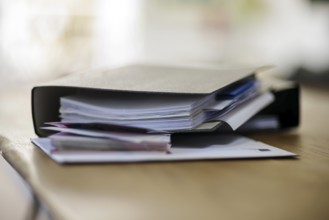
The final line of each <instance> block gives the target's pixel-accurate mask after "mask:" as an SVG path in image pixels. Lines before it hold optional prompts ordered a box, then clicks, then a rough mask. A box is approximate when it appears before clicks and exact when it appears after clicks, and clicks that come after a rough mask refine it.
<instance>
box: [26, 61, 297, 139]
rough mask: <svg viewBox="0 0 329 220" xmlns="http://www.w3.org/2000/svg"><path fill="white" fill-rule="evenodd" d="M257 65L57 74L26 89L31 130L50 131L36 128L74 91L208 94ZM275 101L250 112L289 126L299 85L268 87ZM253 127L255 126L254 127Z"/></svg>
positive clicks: (250, 74)
mask: <svg viewBox="0 0 329 220" xmlns="http://www.w3.org/2000/svg"><path fill="white" fill-rule="evenodd" d="M261 69H262V68H230V69H227V68H215V67H207V68H206V67H202V68H201V67H193V68H191V67H181V66H180V67H177V66H159V65H140V64H139V65H131V66H126V67H121V68H117V69H112V70H106V71H96V72H87V73H76V74H72V75H69V76H67V77H63V78H60V79H57V80H55V81H53V82H50V83H47V84H45V85H39V86H36V87H34V88H33V90H32V115H33V123H34V129H35V133H36V134H37V135H38V136H40V137H46V136H48V135H49V134H51V133H52V132H49V131H46V130H42V129H41V127H42V126H44V123H46V122H54V121H59V112H58V111H59V100H60V98H61V97H63V96H69V95H74V94H96V95H97V94H102V95H105V96H106V95H111V96H118V97H120V96H124V95H127V94H128V95H135V94H138V95H139V96H143V95H145V96H149V95H155V96H158V97H162V96H168V95H169V96H180V95H183V96H184V95H196V96H201V97H202V96H208V95H210V94H212V93H215V92H218V91H221V90H224V89H225V88H227V87H228V86H230V85H232V84H233V83H236V82H239V81H241V80H244V79H247V78H255V77H256V73H258V72H259V71H260V70H261ZM272 88H273V89H272V94H274V96H275V101H274V102H273V103H272V104H270V105H269V106H268V107H266V108H265V109H264V110H262V111H261V112H259V113H258V114H257V115H256V116H261V115H265V116H273V117H274V118H275V119H276V120H277V128H279V129H280V128H289V127H294V126H297V125H298V123H299V88H298V85H295V84H285V86H279V87H276V86H273V87H272ZM247 124H248V123H247ZM227 127H228V126H227V123H225V122H223V121H220V120H218V121H215V122H212V123H205V124H203V125H201V126H200V127H199V128H198V129H194V130H180V131H177V132H174V133H184V132H189V133H191V132H214V131H224V130H227ZM255 129H257V128H255Z"/></svg>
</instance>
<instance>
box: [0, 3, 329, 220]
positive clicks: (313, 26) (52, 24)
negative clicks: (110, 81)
mask: <svg viewBox="0 0 329 220" xmlns="http://www.w3.org/2000/svg"><path fill="white" fill-rule="evenodd" d="M131 62H155V63H163V62H164V63H171V62H173V63H184V64H188V63H193V64H194V63H202V64H204V63H209V64H212V65H213V64H215V65H217V64H218V65H223V64H224V65H234V64H236V63H237V64H246V65H258V64H273V65H275V66H276V67H277V68H276V69H275V70H274V72H275V74H277V75H278V76H280V77H284V78H289V79H295V80H301V81H308V82H310V81H313V82H316V83H319V82H321V83H322V84H326V85H329V1H326V0H234V1H232V0H120V1H114V0H112V1H111V0H0V96H1V97H2V99H1V100H7V101H8V102H7V104H6V105H4V104H3V103H0V126H2V128H3V131H5V129H6V128H5V126H7V125H9V124H11V126H12V127H24V126H25V127H26V126H30V124H31V123H30V122H21V121H15V119H14V118H10V116H12V114H11V111H12V109H14V108H20V106H16V103H15V102H10V100H9V99H12V97H14V96H15V95H12V96H8V95H7V93H11V94H12V93H13V92H12V91H13V90H12V88H16V87H21V86H25V85H33V84H35V83H37V82H40V81H46V80H50V79H52V78H56V77H59V76H62V75H65V74H69V73H71V72H75V71H85V70H88V69H100V68H101V69H103V68H109V67H115V66H121V65H124V64H128V63H131ZM8 88H10V89H11V90H8ZM8 91H9V92H8ZM13 94H14V93H13ZM28 95H29V94H27V95H26V96H28ZM17 97H18V96H17ZM8 103H11V104H8ZM24 103H25V104H26V106H28V105H29V99H28V98H27V99H26V100H25V99H24ZM24 108H25V107H24ZM28 113H29V112H26V114H28ZM27 117H29V116H27ZM0 130H1V129H0ZM30 130H31V133H32V132H33V129H32V128H31V129H30ZM0 178H1V181H0V208H1V209H0V219H24V216H25V214H26V211H27V210H28V206H29V204H30V201H31V198H30V195H29V193H28V192H27V191H26V190H24V187H23V189H22V187H21V185H22V184H21V183H20V182H21V181H20V180H19V178H18V177H17V176H15V174H14V171H13V170H12V168H10V167H9V166H8V165H6V164H5V161H4V160H3V158H2V157H1V158H0ZM23 195H25V196H23ZM41 218H42V217H41Z"/></svg>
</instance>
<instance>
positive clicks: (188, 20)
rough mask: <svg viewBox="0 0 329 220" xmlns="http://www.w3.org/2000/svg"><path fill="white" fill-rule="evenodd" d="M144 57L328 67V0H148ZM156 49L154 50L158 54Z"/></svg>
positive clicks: (289, 69) (284, 68)
mask: <svg viewBox="0 0 329 220" xmlns="http://www.w3.org/2000/svg"><path fill="white" fill-rule="evenodd" d="M145 3H146V4H145V8H144V9H145V10H144V13H143V15H144V16H145V17H144V20H145V23H146V25H145V29H144V31H143V33H144V34H145V35H144V38H143V39H144V53H145V54H144V57H147V58H148V59H159V60H180V61H183V60H184V61H187V62H192V63H193V62H213V63H235V62H237V63H245V64H257V63H268V64H274V65H276V66H277V71H278V72H280V73H282V74H284V75H289V74H292V73H293V72H295V71H296V70H297V69H298V68H305V69H308V70H309V71H310V72H313V73H322V72H325V71H326V70H328V72H329V2H328V1H320V0H319V1H309V0H275V1H273V0H236V1H229V0H217V1H216V0H202V1H201V0H200V1H198V0H194V1H185V0H166V1H161V0H145ZM154 54H155V56H154Z"/></svg>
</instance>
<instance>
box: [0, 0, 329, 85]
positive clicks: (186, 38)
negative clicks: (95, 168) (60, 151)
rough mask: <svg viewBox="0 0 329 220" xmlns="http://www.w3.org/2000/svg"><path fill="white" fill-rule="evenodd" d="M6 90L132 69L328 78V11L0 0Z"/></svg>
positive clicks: (284, 1) (293, 2)
mask: <svg viewBox="0 0 329 220" xmlns="http://www.w3.org/2000/svg"><path fill="white" fill-rule="evenodd" d="M0 10H1V11H0V12H1V13H0V25H1V26H0V27H1V29H0V78H1V80H0V86H2V87H4V86H8V85H17V84H22V83H26V82H32V83H34V82H36V81H40V80H47V79H50V78H53V77H57V76H60V75H63V74H67V73H69V72H73V71H80V70H85V69H94V68H106V67H112V66H118V65H123V64H126V63H129V62H133V61H153V62H175V63H177V62H184V63H196V62H198V63H212V64H222V63H242V64H264V63H266V64H274V65H276V66H277V67H278V68H277V71H278V72H280V73H282V74H284V75H288V74H291V73H293V72H294V71H295V70H296V69H298V68H304V69H307V70H309V71H310V72H313V73H321V72H326V70H328V69H329V40H328V39H329V3H328V2H327V3H326V2H325V1H310V0H275V1H273V0H235V1H230V0H133V1H129V0H120V1H111V0H0Z"/></svg>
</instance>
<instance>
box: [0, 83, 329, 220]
mask: <svg viewBox="0 0 329 220" xmlns="http://www.w3.org/2000/svg"><path fill="white" fill-rule="evenodd" d="M328 97H329V89H325V88H318V87H310V86H303V87H302V102H301V110H302V118H301V120H302V123H301V126H300V127H299V128H298V129H296V130H294V131H289V132H279V133H274V134H273V133H272V134H258V135H252V138H255V139H257V140H260V141H263V142H265V143H268V144H271V145H273V146H277V147H280V148H282V149H285V150H288V151H292V152H294V153H297V154H298V155H300V156H299V159H248V160H221V161H220V160H218V161H198V162H175V163H172V162H171V163H143V164H124V165H122V164H93V165H59V164H56V163H55V162H53V161H52V160H51V159H49V158H48V157H47V156H46V155H45V154H44V153H42V152H41V151H40V150H39V149H38V148H36V147H35V146H33V145H32V144H31V143H30V137H34V136H35V135H34V134H33V127H32V120H31V113H30V88H28V87H26V88H20V89H8V90H6V91H1V93H0V102H1V108H0V109H1V110H0V122H1V123H0V134H1V136H0V149H1V150H2V152H3V156H4V158H5V159H6V160H7V161H8V162H9V164H10V165H11V166H13V167H14V168H15V170H17V172H18V173H19V174H20V175H21V176H22V177H23V178H24V179H25V181H26V182H27V183H28V184H29V185H30V186H31V188H32V190H33V191H34V192H35V194H36V195H37V196H38V197H39V199H40V200H41V201H42V202H43V203H44V204H45V205H46V206H47V207H48V209H49V210H50V212H51V214H52V216H53V217H54V218H55V219H70V220H74V219H79V220H81V219H134V220H136V219H142V220H147V219H152V220H154V219H158V220H161V219H219V218H220V219H267V220H268V219H270V220H271V219H298V220H303V219H317V220H321V219H329V208H328V204H329V131H328V125H329V102H328V101H329V98H328Z"/></svg>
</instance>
